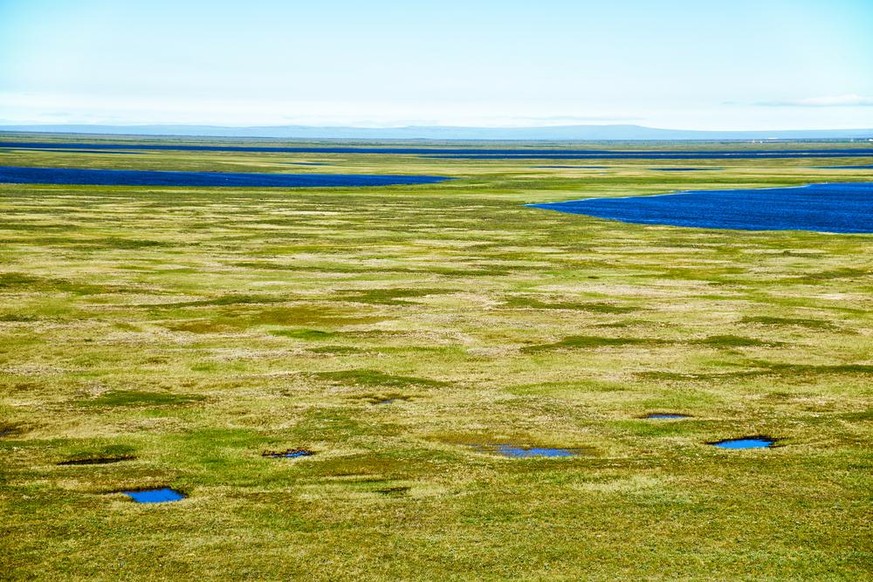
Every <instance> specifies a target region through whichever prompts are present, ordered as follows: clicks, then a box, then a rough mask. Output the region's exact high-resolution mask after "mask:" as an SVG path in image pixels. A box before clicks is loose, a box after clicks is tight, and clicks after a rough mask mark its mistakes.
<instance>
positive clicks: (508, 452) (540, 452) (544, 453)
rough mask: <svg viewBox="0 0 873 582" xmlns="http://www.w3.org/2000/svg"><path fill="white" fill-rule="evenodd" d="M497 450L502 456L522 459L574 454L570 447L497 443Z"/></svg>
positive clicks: (570, 455)
mask: <svg viewBox="0 0 873 582" xmlns="http://www.w3.org/2000/svg"><path fill="white" fill-rule="evenodd" d="M497 452H498V453H500V454H501V455H503V456H504V457H512V458H513V459H524V458H530V457H572V456H575V454H576V453H574V452H573V451H571V450H570V449H555V448H549V447H518V446H514V445H497Z"/></svg>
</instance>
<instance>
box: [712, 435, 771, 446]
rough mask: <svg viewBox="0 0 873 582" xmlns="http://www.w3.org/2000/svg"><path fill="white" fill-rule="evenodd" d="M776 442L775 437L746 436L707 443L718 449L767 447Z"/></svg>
mask: <svg viewBox="0 0 873 582" xmlns="http://www.w3.org/2000/svg"><path fill="white" fill-rule="evenodd" d="M775 443H776V439H774V438H770V437H766V436H748V437H741V438H738V439H726V440H723V441H716V442H713V443H708V444H710V445H712V446H714V447H718V448H720V449H767V448H770V447H772V446H773V445H774V444H775Z"/></svg>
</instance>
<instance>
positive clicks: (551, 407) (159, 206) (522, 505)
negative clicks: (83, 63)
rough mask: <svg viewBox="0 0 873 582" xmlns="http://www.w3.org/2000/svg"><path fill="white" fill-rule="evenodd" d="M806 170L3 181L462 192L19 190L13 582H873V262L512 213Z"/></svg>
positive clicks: (8, 504)
mask: <svg viewBox="0 0 873 582" xmlns="http://www.w3.org/2000/svg"><path fill="white" fill-rule="evenodd" d="M839 145H840V147H846V145H845V144H839ZM819 146H821V144H819ZM654 147H659V148H668V147H671V146H670V145H665V144H659V145H657V146H654ZM682 147H684V148H688V147H693V146H688V145H687V144H685V145H683V146H682ZM711 147H719V146H711ZM726 147H735V146H726ZM768 147H779V146H778V145H776V146H768ZM787 147H798V146H797V144H793V145H791V146H787ZM299 162H308V163H311V162H319V163H325V164H327V165H319V166H308V165H295V163H299ZM819 162H821V160H815V159H784V160H779V159H774V160H691V161H689V160H683V161H678V162H674V161H647V160H597V161H594V162H588V161H572V162H566V163H567V164H578V165H580V166H581V165H586V164H592V165H594V164H596V165H598V166H606V167H605V168H603V169H597V168H537V167H536V166H543V165H556V164H564V163H565V162H561V161H559V162H555V161H554V160H548V161H542V160H540V161H538V160H455V159H430V158H422V157H417V156H411V155H363V154H293V155H292V154H275V153H244V152H191V151H158V152H155V151H143V152H135V153H131V154H124V155H122V154H103V153H89V152H84V153H83V152H52V151H29V150H23V149H22V150H18V149H12V148H7V149H2V150H0V165H6V166H63V167H93V168H133V169H159V170H209V171H234V172H239V171H255V172H314V173H325V172H329V173H333V172H336V173H401V174H428V175H444V176H450V177H452V178H455V179H453V180H450V181H448V182H444V183H441V184H435V185H419V186H391V187H383V188H343V189H339V188H337V189H282V188H261V189H258V188H252V189H235V188H228V189H223V188H178V187H173V188H171V187H164V188H157V187H131V186H120V187H102V186H100V187H98V186H52V185H12V184H0V503H2V515H3V519H2V525H0V531H2V538H0V546H2V551H0V578H3V579H11V580H17V579H46V580H49V579H82V580H84V579H88V580H94V579H107V580H110V579H112V580H115V579H155V580H158V579H168V580H169V579H190V578H195V577H196V578H202V579H243V578H247V579H285V580H287V579H294V578H303V577H306V578H307V579H312V580H337V579H374V580H375V579H394V580H398V579H403V580H413V579H414V580H418V579H422V580H446V579H528V580H533V579H566V580H578V579H604V580H606V579H721V580H729V579H767V578H770V579H818V580H821V579H846V580H859V579H870V578H873V568H871V564H873V532H871V517H873V512H871V501H873V495H871V492H873V478H871V476H873V471H871V469H873V451H871V441H873V439H871V436H873V431H871V420H873V410H871V403H873V398H871V396H873V235H832V234H818V233H811V232H750V231H729V230H704V229H691V228H676V227H660V226H641V225H631V224H623V223H619V222H612V221H606V220H599V219H594V218H588V217H585V216H579V215H567V214H560V213H557V212H551V211H547V210H540V209H534V208H528V207H525V206H524V204H526V203H534V202H546V201H556V200H569V199H573V198H582V197H590V196H616V195H630V194H639V193H663V192H669V191H672V190H682V189H695V188H701V189H714V188H732V187H769V186H785V185H795V184H806V183H810V182H824V181H831V182H835V181H845V182H848V181H865V180H870V179H871V178H873V176H871V171H870V170H866V171H865V170H863V169H861V170H826V169H816V168H815V167H814V166H819V165H839V164H841V163H845V164H849V163H857V164H861V163H870V159H869V158H845V159H841V158H840V159H828V160H826V161H824V162H821V163H819ZM674 166H683V167H689V166H697V167H715V168H718V169H716V170H713V171H706V172H675V173H671V172H659V171H655V170H653V168H657V167H674ZM654 412H674V413H681V414H685V415H689V418H686V419H682V420H647V419H644V418H642V417H643V416H645V415H646V414H649V413H654ZM748 435H767V436H771V437H773V438H776V439H778V441H777V443H776V446H775V447H773V448H769V449H760V450H740V451H730V450H721V449H718V448H715V447H712V446H710V445H708V444H707V443H708V442H712V441H718V440H721V439H727V438H733V437H741V436H748ZM500 444H512V445H518V446H538V447H557V448H562V449H572V450H573V451H574V452H576V455H575V456H573V457H568V458H522V459H514V458H506V457H503V456H500V455H499V454H498V453H497V451H496V449H495V447H496V446H497V445H500ZM297 448H303V449H307V450H311V451H313V452H314V454H313V455H311V456H308V457H301V458H295V459H282V458H278V459H277V458H267V457H264V456H262V453H264V452H265V451H284V450H286V449H297ZM100 460H103V461H108V460H112V461H117V462H112V463H103V464H101V463H98V461H100ZM69 461H85V462H87V461H91V462H93V464H59V463H65V462H69ZM164 486H166V487H173V488H175V489H177V490H179V491H181V492H183V493H184V494H185V495H187V498H186V499H184V500H182V501H180V502H176V503H164V504H154V505H142V504H136V503H134V502H133V501H132V500H131V499H130V498H129V497H127V496H126V495H124V494H123V493H121V491H125V490H132V489H142V488H147V487H164Z"/></svg>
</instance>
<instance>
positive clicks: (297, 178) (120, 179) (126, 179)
mask: <svg viewBox="0 0 873 582" xmlns="http://www.w3.org/2000/svg"><path fill="white" fill-rule="evenodd" d="M448 179H449V178H446V177H443V176H412V175H391V174H267V173H253V172H166V171H154V170H97V169H90V168H22V167H12V166H0V184H2V183H6V184H68V185H77V186H209V187H233V188H247V187H257V188H342V187H350V186H397V185H412V184H434V183H437V182H443V181H445V180H448Z"/></svg>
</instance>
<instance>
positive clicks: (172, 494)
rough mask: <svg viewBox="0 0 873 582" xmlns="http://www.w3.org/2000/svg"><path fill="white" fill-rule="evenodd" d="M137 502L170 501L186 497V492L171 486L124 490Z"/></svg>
mask: <svg viewBox="0 0 873 582" xmlns="http://www.w3.org/2000/svg"><path fill="white" fill-rule="evenodd" d="M122 493H124V494H125V495H127V496H128V497H130V498H131V499H133V500H134V501H136V502H137V503H168V502H171V501H181V500H182V499H185V494H184V493H181V492H179V491H176V490H175V489H170V488H169V487H161V488H160V489H141V490H139V491H122Z"/></svg>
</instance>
